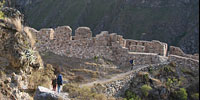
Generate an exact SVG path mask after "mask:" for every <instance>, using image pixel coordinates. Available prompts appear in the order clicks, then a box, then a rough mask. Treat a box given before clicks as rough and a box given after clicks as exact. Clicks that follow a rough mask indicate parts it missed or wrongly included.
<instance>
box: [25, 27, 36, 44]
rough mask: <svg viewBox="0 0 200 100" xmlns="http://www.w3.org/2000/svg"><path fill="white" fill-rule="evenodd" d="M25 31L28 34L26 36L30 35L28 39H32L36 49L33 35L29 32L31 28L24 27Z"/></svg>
mask: <svg viewBox="0 0 200 100" xmlns="http://www.w3.org/2000/svg"><path fill="white" fill-rule="evenodd" d="M24 31H25V32H26V34H27V35H28V37H29V39H30V42H31V46H32V47H34V45H35V39H34V37H33V35H32V33H31V32H30V31H29V28H28V27H24Z"/></svg>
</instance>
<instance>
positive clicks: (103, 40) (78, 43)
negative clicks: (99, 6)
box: [30, 26, 198, 66]
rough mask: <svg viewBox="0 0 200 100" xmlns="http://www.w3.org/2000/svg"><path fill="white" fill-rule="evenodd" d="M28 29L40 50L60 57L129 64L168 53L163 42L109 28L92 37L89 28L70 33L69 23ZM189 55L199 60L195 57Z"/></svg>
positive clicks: (149, 61)
mask: <svg viewBox="0 0 200 100" xmlns="http://www.w3.org/2000/svg"><path fill="white" fill-rule="evenodd" d="M30 31H31V32H32V33H33V34H35V36H36V38H37V43H36V46H37V48H38V50H39V51H40V52H47V51H50V52H53V53H55V54H58V55H61V56H68V57H77V58H86V59H93V58H94V57H100V56H101V57H103V58H105V59H108V60H110V61H114V62H116V63H118V64H120V65H122V66H128V65H129V60H131V59H134V60H135V62H136V65H140V64H155V63H159V62H162V58H163V57H166V56H167V54H168V52H167V50H168V48H167V47H168V45H167V44H166V43H162V42H160V41H156V40H153V41H138V40H130V39H124V38H123V37H122V36H121V35H117V34H116V33H109V32H108V31H102V32H101V33H100V34H98V35H96V36H95V37H92V31H91V30H90V28H88V27H79V28H77V29H76V30H75V36H72V29H71V28H70V27H69V26H61V27H58V28H55V29H51V28H46V29H41V30H40V31H37V30H35V29H32V28H30ZM173 52H179V50H178V49H175V50H174V51H172V53H171V52H170V54H173ZM183 54H184V53H183ZM185 55H186V54H185ZM179 56H184V55H179ZM191 58H193V59H198V57H196V56H195V57H194V56H192V57H191Z"/></svg>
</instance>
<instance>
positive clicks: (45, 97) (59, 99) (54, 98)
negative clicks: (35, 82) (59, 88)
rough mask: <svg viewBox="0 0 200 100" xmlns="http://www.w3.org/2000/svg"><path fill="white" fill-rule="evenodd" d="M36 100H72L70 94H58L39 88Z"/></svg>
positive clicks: (35, 96)
mask: <svg viewBox="0 0 200 100" xmlns="http://www.w3.org/2000/svg"><path fill="white" fill-rule="evenodd" d="M34 100H70V99H69V98H68V93H57V92H55V91H51V90H49V89H47V88H45V87H42V86H39V87H38V89H37V90H36V93H35V95H34Z"/></svg>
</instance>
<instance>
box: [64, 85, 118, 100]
mask: <svg viewBox="0 0 200 100" xmlns="http://www.w3.org/2000/svg"><path fill="white" fill-rule="evenodd" d="M63 91H65V92H68V93H69V96H70V98H73V99H72V100H115V99H114V98H113V97H107V96H106V95H104V94H101V93H97V92H95V91H93V90H92V89H91V88H89V87H83V88H80V87H79V85H77V84H72V83H71V84H67V85H65V86H63Z"/></svg>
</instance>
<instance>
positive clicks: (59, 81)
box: [57, 74, 63, 93]
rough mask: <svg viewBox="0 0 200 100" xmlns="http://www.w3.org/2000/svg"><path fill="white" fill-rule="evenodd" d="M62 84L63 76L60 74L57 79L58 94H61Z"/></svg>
mask: <svg viewBox="0 0 200 100" xmlns="http://www.w3.org/2000/svg"><path fill="white" fill-rule="evenodd" d="M62 84H63V80H62V75H61V74H58V77H57V86H58V93H60V88H61V86H62Z"/></svg>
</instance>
